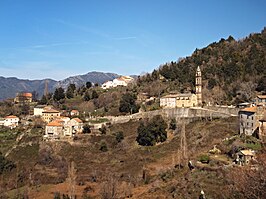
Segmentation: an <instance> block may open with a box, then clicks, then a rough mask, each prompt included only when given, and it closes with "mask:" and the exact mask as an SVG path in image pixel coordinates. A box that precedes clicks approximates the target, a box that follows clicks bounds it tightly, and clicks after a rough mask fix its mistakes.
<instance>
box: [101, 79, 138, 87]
mask: <svg viewBox="0 0 266 199" xmlns="http://www.w3.org/2000/svg"><path fill="white" fill-rule="evenodd" d="M133 81H134V78H132V77H130V76H120V77H118V78H116V79H114V80H113V81H107V82H105V83H103V85H102V89H108V88H114V87H117V86H127V85H128V84H129V83H131V82H133Z"/></svg>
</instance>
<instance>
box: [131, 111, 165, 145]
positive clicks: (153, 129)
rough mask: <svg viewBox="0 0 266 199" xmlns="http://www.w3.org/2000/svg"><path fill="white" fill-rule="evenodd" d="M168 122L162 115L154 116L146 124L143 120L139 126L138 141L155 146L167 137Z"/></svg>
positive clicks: (141, 143)
mask: <svg viewBox="0 0 266 199" xmlns="http://www.w3.org/2000/svg"><path fill="white" fill-rule="evenodd" d="M166 128H167V124H166V122H165V121H164V119H163V118H162V116H160V115H157V116H155V117H153V118H152V119H151V120H150V121H148V122H147V123H146V124H145V123H144V122H141V123H140V125H139V127H138V136H137V138H136V140H137V142H138V143H139V144H140V145H142V146H153V145H155V144H156V143H159V142H164V141H165V140H166V139H167V133H166Z"/></svg>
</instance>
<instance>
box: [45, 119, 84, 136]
mask: <svg viewBox="0 0 266 199" xmlns="http://www.w3.org/2000/svg"><path fill="white" fill-rule="evenodd" d="M82 130H83V122H82V121H81V120H80V119H79V118H72V119H70V118H69V117H63V116H60V117H57V118H56V119H54V120H53V121H51V122H49V123H48V124H47V125H46V127H45V134H44V139H45V140H46V139H48V140H59V139H62V138H71V137H73V136H75V135H77V134H80V133H82Z"/></svg>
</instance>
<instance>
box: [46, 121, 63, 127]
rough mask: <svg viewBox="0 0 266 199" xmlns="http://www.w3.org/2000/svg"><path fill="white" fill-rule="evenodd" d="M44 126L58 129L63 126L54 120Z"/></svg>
mask: <svg viewBox="0 0 266 199" xmlns="http://www.w3.org/2000/svg"><path fill="white" fill-rule="evenodd" d="M46 126H58V127H60V126H63V124H61V123H60V122H58V120H54V121H52V122H50V123H48V124H47V125H46Z"/></svg>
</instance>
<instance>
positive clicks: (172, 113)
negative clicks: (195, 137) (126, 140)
mask: <svg viewBox="0 0 266 199" xmlns="http://www.w3.org/2000/svg"><path fill="white" fill-rule="evenodd" d="M237 114H238V109H236V108H231V107H206V108H169V109H160V110H155V111H149V112H142V113H136V114H132V115H127V116H118V117H113V116H110V117H108V119H109V120H110V122H111V123H112V124H114V123H126V122H128V121H129V120H139V119H144V118H152V117H154V116H156V115H161V116H162V117H163V118H165V119H172V118H184V119H188V120H195V119H199V118H210V119H211V118H225V117H231V116H237Z"/></svg>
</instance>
